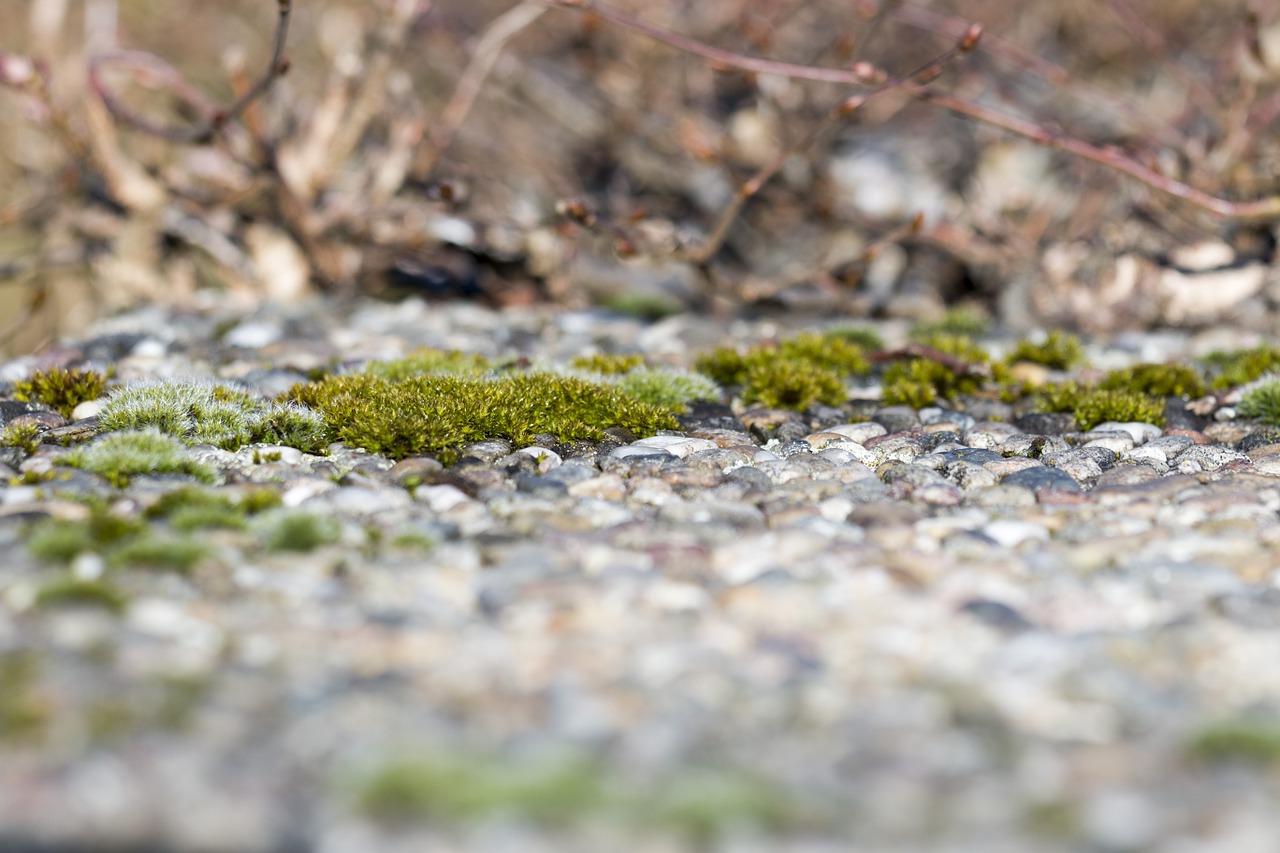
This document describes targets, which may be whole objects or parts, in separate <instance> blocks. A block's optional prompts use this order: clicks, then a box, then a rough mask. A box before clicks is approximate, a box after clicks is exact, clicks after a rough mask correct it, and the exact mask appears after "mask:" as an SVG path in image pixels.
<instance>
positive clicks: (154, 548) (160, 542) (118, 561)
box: [107, 535, 209, 574]
mask: <svg viewBox="0 0 1280 853" xmlns="http://www.w3.org/2000/svg"><path fill="white" fill-rule="evenodd" d="M208 556H209V549H208V548H206V547H205V546H204V545H202V544H200V543H199V542H196V541H195V540H193V539H187V538H177V537H172V536H153V535H146V536H139V537H138V538H136V539H131V540H129V541H128V542H123V543H121V544H120V545H119V546H118V547H116V548H113V549H111V550H110V551H109V552H108V554H107V563H108V565H110V566H111V567H112V568H118V569H130V568H146V569H164V570H167V571H172V572H178V573H180V574H186V573H187V572H189V571H191V570H192V569H193V568H195V566H196V564H197V563H199V562H200V561H201V560H203V559H204V558H206V557H208Z"/></svg>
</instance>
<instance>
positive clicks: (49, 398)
mask: <svg viewBox="0 0 1280 853" xmlns="http://www.w3.org/2000/svg"><path fill="white" fill-rule="evenodd" d="M106 390H107V377H105V376H103V375H102V374H101V373H98V372H97V371H96V370H81V369H80V368H78V367H54V368H50V369H49V370H37V371H36V372H35V373H33V374H31V378H29V379H24V380H22V381H20V382H15V383H14V386H13V396H14V399H16V400H26V401H29V402H37V403H44V404H45V405H46V406H49V407H50V408H52V409H55V410H56V411H57V412H58V413H59V414H60V415H62V416H63V417H64V418H69V417H71V413H72V412H73V411H74V410H75V408H76V406H78V405H80V404H81V403H85V402H88V401H89V400H96V399H98V398H99V397H101V396H102V395H103V393H104V392H105V391H106Z"/></svg>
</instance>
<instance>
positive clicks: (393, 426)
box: [286, 373, 677, 463]
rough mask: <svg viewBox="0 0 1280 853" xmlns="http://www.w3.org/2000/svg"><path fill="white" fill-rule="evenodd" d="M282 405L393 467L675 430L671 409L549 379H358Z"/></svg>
mask: <svg viewBox="0 0 1280 853" xmlns="http://www.w3.org/2000/svg"><path fill="white" fill-rule="evenodd" d="M286 397H287V399H289V400H291V401H293V402H297V403H302V404H304V405H306V406H309V407H311V408H314V409H315V410H317V411H318V412H320V414H321V415H322V416H323V417H324V420H325V423H326V425H327V427H328V430H329V434H330V435H331V436H332V437H333V438H335V439H336V440H338V441H342V442H345V443H347V444H349V445H352V446H356V447H363V448H365V449H366V450H368V451H370V452H371V453H382V454H385V455H387V456H389V457H391V458H393V459H403V458H404V457H406V456H416V455H421V454H431V455H434V456H438V457H439V458H440V459H441V460H442V461H444V462H446V463H451V462H452V461H454V460H455V459H456V458H457V455H458V450H459V449H460V448H461V447H462V446H463V445H465V444H467V443H470V442H473V441H480V440H482V439H489V438H505V439H507V440H508V441H511V442H513V443H515V444H517V445H521V444H529V443H530V442H531V441H532V440H533V437H534V436H535V435H538V434H542V433H546V434H551V435H554V436H556V437H557V438H559V439H560V440H561V441H575V440H599V439H600V438H601V437H602V435H603V432H604V430H605V429H608V428H610V427H623V428H625V429H627V430H630V431H631V432H633V433H635V434H636V435H653V434H654V433H656V432H657V431H658V430H660V429H675V428H676V426H677V424H676V420H675V417H674V415H673V414H672V412H671V410H670V409H667V408H664V407H660V406H653V405H650V404H648V403H643V402H641V401H639V400H637V399H635V398H634V397H632V396H630V395H629V394H626V393H625V392H624V391H622V390H621V389H619V388H616V387H613V386H611V385H607V384H601V383H598V382H590V381H587V380H585V379H580V378H576V377H572V376H557V375H553V374H549V373H520V374H513V375H508V376H502V377H498V378H495V379H477V378H471V377H463V376H451V375H445V374H432V375H426V376H411V377H409V378H407V379H402V380H390V379H384V378H382V377H378V376H372V375H369V374H367V373H357V374H352V375H348V376H334V377H329V378H327V379H324V380H321V381H320V382H312V383H308V384H306V385H298V386H295V387H294V388H293V389H291V390H290V391H289V392H288V393H287V395H286Z"/></svg>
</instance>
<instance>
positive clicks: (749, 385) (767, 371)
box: [742, 359, 846, 411]
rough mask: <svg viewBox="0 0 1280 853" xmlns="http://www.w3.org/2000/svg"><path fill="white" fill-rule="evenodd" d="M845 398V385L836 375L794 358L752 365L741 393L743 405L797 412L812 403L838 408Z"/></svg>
mask: <svg viewBox="0 0 1280 853" xmlns="http://www.w3.org/2000/svg"><path fill="white" fill-rule="evenodd" d="M845 397H846V393H845V388H844V382H843V381H841V379H840V377H839V376H838V375H837V374H835V373H833V372H832V371H830V370H824V369H823V368H821V367H815V366H814V365H812V364H808V363H807V362H804V361H798V360H793V359H782V360H779V361H768V362H762V363H758V364H754V365H752V366H751V369H750V370H748V371H747V381H746V388H745V389H743V393H742V401H743V402H744V403H748V404H750V403H759V404H760V405H762V406H767V407H769V408H771V409H794V410H796V411H802V410H804V409H807V408H809V407H810V406H812V405H814V404H815V403H825V404H827V405H829V406H835V405H839V404H840V403H843V402H844V400H845Z"/></svg>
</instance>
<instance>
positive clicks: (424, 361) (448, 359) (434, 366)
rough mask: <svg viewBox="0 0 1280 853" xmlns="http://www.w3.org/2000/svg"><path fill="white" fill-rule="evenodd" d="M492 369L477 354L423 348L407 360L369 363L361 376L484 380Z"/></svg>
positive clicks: (408, 356) (415, 351)
mask: <svg viewBox="0 0 1280 853" xmlns="http://www.w3.org/2000/svg"><path fill="white" fill-rule="evenodd" d="M490 367H491V365H490V364H489V360H488V359H486V358H484V357H483V356H479V355H475V354H474V353H467V352H458V351H456V350H441V349H431V348H423V349H419V350H414V351H413V352H412V353H410V354H409V355H407V356H405V357H404V358H397V359H392V360H391V361H372V362H369V363H368V364H366V365H365V366H364V369H363V370H362V371H361V372H362V373H367V374H369V375H370V376H377V377H379V378H382V379H392V380H398V379H408V378H409V377H410V376H421V375H423V374H427V373H452V374H457V375H461V376H483V375H484V374H486V373H488V372H489V369H490Z"/></svg>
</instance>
